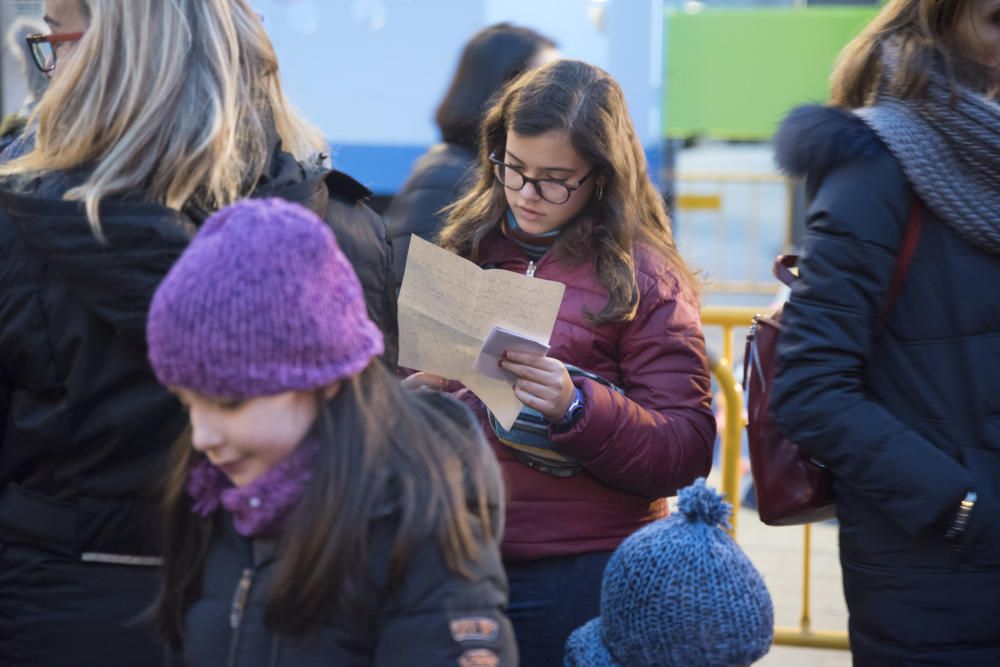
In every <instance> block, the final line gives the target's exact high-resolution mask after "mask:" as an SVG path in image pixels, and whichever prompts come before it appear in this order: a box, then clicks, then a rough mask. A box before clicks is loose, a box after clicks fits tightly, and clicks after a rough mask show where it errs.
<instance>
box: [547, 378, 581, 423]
mask: <svg viewBox="0 0 1000 667" xmlns="http://www.w3.org/2000/svg"><path fill="white" fill-rule="evenodd" d="M583 407H584V406H583V392H582V391H580V388H579V387H573V400H572V401H571V402H570V404H569V407H568V408H566V412H565V413H564V414H563V418H562V419H561V420H560V421H558V422H557V423H555V424H553V426H555V427H556V428H558V429H561V430H565V429H567V428H569V427H570V426H572V425H573V424H575V423H576V421H577V420H578V419H579V418H580V417H582V416H583Z"/></svg>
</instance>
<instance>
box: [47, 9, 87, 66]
mask: <svg viewBox="0 0 1000 667" xmlns="http://www.w3.org/2000/svg"><path fill="white" fill-rule="evenodd" d="M43 20H44V21H45V23H46V25H48V27H49V32H50V33H51V34H53V35H65V34H70V33H78V32H86V30H87V25H88V21H87V14H86V11H85V10H84V7H83V4H82V0H45V17H44V19H43ZM75 48H76V42H75V41H71V42H63V43H56V44H53V45H52V49H53V52H54V53H55V57H56V62H57V63H59V62H64V61H65V60H66V58H68V57H70V56H71V55H72V53H73V50H74V49H75ZM58 75H59V67H58V65H57V66H56V68H55V69H54V70H53V71H52V72H51V73H50V75H49V76H51V77H53V78H54V77H56V76H58Z"/></svg>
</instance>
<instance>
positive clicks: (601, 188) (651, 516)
mask: <svg viewBox="0 0 1000 667" xmlns="http://www.w3.org/2000/svg"><path fill="white" fill-rule="evenodd" d="M479 165H480V167H481V169H480V170H479V172H478V179H477V181H476V183H475V184H474V186H473V188H472V190H470V192H469V194H467V195H466V196H465V197H463V198H462V199H461V200H459V202H458V203H457V204H456V205H455V207H454V208H453V209H452V210H451V213H450V214H449V218H448V224H447V225H446V227H445V228H444V230H443V231H442V233H441V245H442V246H443V247H444V248H446V249H448V250H450V251H452V252H454V253H456V254H457V255H460V256H461V257H464V258H466V259H469V260H471V261H473V262H476V263H477V264H479V265H480V266H482V267H484V268H489V269H498V270H505V271H514V272H517V273H520V274H526V275H528V276H534V277H537V278H540V279H544V280H554V281H558V282H561V283H563V284H565V285H566V292H565V296H564V297H563V301H562V305H561V307H560V310H559V316H558V319H557V321H556V324H555V328H554V329H553V331H552V336H551V340H550V342H551V345H552V347H551V349H550V350H549V353H548V354H547V355H532V354H524V353H517V352H514V351H507V353H506V354H505V355H504V359H503V361H502V366H503V368H504V369H506V370H507V371H509V372H510V373H512V374H513V375H514V376H516V378H517V381H516V383H515V384H514V387H513V391H514V395H515V396H516V397H517V398H518V400H519V401H521V403H523V404H524V406H525V409H526V410H531V411H533V414H532V417H533V418H534V419H535V422H534V424H532V426H533V427H534V430H535V431H536V432H538V431H540V432H541V434H542V440H543V442H537V440H536V441H534V442H532V443H529V444H532V445H537V446H534V447H531V448H528V447H524V448H520V447H518V446H517V445H518V444H519V442H518V440H519V438H518V437H511V434H510V433H509V432H505V431H504V430H503V429H502V427H500V426H499V424H497V423H496V421H495V420H492V419H491V418H490V414H489V412H488V410H487V408H486V406H485V405H484V404H483V403H482V402H481V401H479V399H478V398H476V397H475V396H474V395H472V394H471V393H470V392H469V391H468V390H467V389H464V388H461V387H457V386H456V387H448V388H449V389H454V390H456V392H457V393H456V395H457V396H459V397H461V398H463V399H464V400H466V401H468V403H469V404H470V406H472V407H473V408H474V409H475V410H476V412H477V414H478V415H479V417H480V421H481V422H482V424H483V425H484V427H485V428H487V429H489V436H490V441H491V443H492V444H493V448H494V451H495V452H496V454H497V457H498V458H499V459H500V465H501V466H502V467H503V471H504V479H505V481H506V482H507V497H508V504H507V517H508V521H507V530H506V532H505V534H504V541H503V545H502V548H503V555H504V563H505V565H506V567H507V574H508V576H509V577H510V582H511V602H510V610H509V614H510V618H511V622H512V623H513V624H514V628H515V632H516V634H517V641H518V646H519V647H520V651H521V660H522V663H523V664H524V665H526V667H548V666H549V665H558V664H560V663H561V661H562V651H563V646H564V645H565V643H566V638H567V637H568V636H569V634H570V632H571V631H573V630H574V629H575V628H577V627H579V626H580V625H583V624H584V623H585V622H587V621H588V620H589V619H591V618H593V617H594V616H596V615H598V613H599V609H598V605H599V598H600V587H601V576H602V573H603V571H604V566H605V565H606V564H607V562H608V558H609V557H610V556H611V552H612V551H614V550H615V548H617V547H618V545H619V544H621V542H622V540H624V539H625V538H626V537H628V536H629V535H630V534H631V533H633V532H634V531H635V530H637V529H639V528H641V527H642V526H645V525H646V524H648V523H650V522H652V521H655V520H656V519H657V518H660V517H662V516H664V515H665V514H666V511H667V505H666V497H667V496H670V495H673V494H674V493H676V492H677V490H678V489H680V488H683V487H685V486H687V485H688V484H690V483H691V482H692V481H694V479H695V478H697V477H699V476H704V475H706V474H708V471H709V468H710V467H711V464H712V444H713V442H714V439H715V419H714V418H713V416H712V411H711V409H710V406H709V404H710V402H711V394H710V387H711V380H710V378H709V372H708V359H707V357H706V354H705V341H704V338H703V337H702V333H701V324H700V318H699V307H698V287H699V285H698V280H697V277H696V276H694V275H693V274H692V272H691V271H690V269H689V268H688V266H687V263H686V262H685V261H684V258H683V257H682V256H681V254H680V252H679V251H678V249H677V246H676V245H675V243H674V240H673V237H672V235H671V232H670V221H669V218H668V216H667V211H666V208H665V206H664V203H663V197H661V196H660V193H659V192H657V191H656V188H655V187H654V186H653V183H652V181H651V180H650V179H649V173H648V171H647V168H646V160H645V156H644V154H643V151H642V146H641V145H640V144H639V141H638V139H637V135H636V132H635V128H634V127H633V126H632V122H631V120H630V117H629V113H628V108H627V107H626V104H625V95H624V93H623V92H622V89H621V87H620V86H619V85H618V84H617V83H616V82H615V81H614V79H612V78H611V77H610V76H609V75H608V74H607V72H604V71H603V70H601V69H599V68H597V67H594V66H593V65H588V64H587V63H583V62H579V61H572V60H560V61H557V62H553V63H549V64H547V65H544V66H543V67H540V68H538V69H536V70H533V71H531V72H529V73H527V74H525V75H524V76H522V77H519V78H518V79H517V80H516V81H515V82H514V83H512V84H511V85H510V86H508V87H507V89H506V90H505V92H504V94H503V95H502V96H501V98H500V100H499V101H498V102H497V103H496V104H495V105H494V106H493V107H492V108H491V109H490V111H489V112H488V113H487V115H486V118H485V119H484V121H483V127H482V141H481V142H480V146H479ZM404 386H406V387H408V388H419V387H428V388H437V389H440V388H442V387H443V386H444V385H443V383H442V381H441V379H440V378H437V377H435V376H432V375H429V374H427V373H416V374H414V375H412V376H410V377H408V378H407V379H406V380H404ZM522 414H531V413H525V412H524V411H522ZM539 451H542V452H543V453H545V454H546V455H545V456H544V457H540V456H537V455H536V453H537V452H539Z"/></svg>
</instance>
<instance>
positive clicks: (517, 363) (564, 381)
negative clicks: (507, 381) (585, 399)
mask: <svg viewBox="0 0 1000 667" xmlns="http://www.w3.org/2000/svg"><path fill="white" fill-rule="evenodd" d="M500 367H501V368H502V369H503V370H505V371H508V372H510V373H512V374H513V375H514V376H516V377H517V381H516V382H515V384H514V395H515V396H517V399H518V400H519V401H521V402H522V403H524V404H525V405H527V406H528V407H529V408H531V409H533V410H537V411H538V412H540V413H541V414H542V416H543V417H545V419H547V420H548V421H549V422H551V423H553V424H554V423H558V422H559V421H561V420H562V418H563V415H565V414H566V410H567V408H569V404H570V403H572V402H573V395H574V393H575V392H574V387H573V381H572V380H571V379H570V377H569V372H568V371H567V370H566V366H564V365H563V363H562V362H561V361H559V360H558V359H553V358H552V357H546V356H543V355H539V354H530V353H525V352H514V351H508V352H506V353H505V354H504V356H503V357H502V358H501V359H500Z"/></svg>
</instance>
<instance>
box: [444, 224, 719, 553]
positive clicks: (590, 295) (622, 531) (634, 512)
mask: <svg viewBox="0 0 1000 667" xmlns="http://www.w3.org/2000/svg"><path fill="white" fill-rule="evenodd" d="M528 263H529V262H528V258H527V256H526V255H525V254H524V251H523V250H521V249H520V247H518V245H517V244H516V243H515V242H514V241H512V240H510V239H507V238H505V237H503V236H501V235H500V234H499V233H493V234H491V235H490V236H489V237H488V238H487V239H486V240H484V241H483V243H482V245H481V247H480V257H479V264H480V266H489V268H502V269H507V270H510V271H516V272H518V273H526V272H527V269H528ZM636 273H637V276H638V283H639V290H640V295H641V296H640V299H639V309H638V313H637V315H636V317H635V319H634V320H632V321H631V322H624V323H616V324H605V325H601V326H594V325H592V324H590V323H589V322H587V320H586V319H585V317H584V312H586V311H590V312H593V313H597V312H600V311H601V310H602V309H603V308H604V307H605V305H607V300H608V293H607V290H606V289H605V288H604V287H603V285H601V284H600V282H599V281H598V280H597V274H596V270H595V268H594V265H593V263H590V262H587V263H584V264H582V265H579V266H567V265H565V264H563V263H560V262H558V261H557V260H555V259H554V257H553V256H552V254H551V253H550V254H548V255H545V256H543V257H542V259H541V260H540V261H539V262H538V263H537V265H536V270H535V277H537V278H543V279H545V280H557V281H559V282H561V283H564V284H565V285H566V294H565V296H564V297H563V302H562V307H561V308H560V310H559V318H558V320H557V321H556V325H555V329H554V331H553V332H552V339H551V341H550V343H551V351H550V352H549V356H551V357H553V358H555V359H559V360H560V361H562V362H564V363H569V364H573V365H575V366H578V367H580V368H583V369H586V370H588V371H591V372H593V373H596V374H598V375H600V376H601V377H603V378H605V379H607V380H609V381H611V382H613V383H614V384H616V385H618V386H619V387H622V388H624V389H625V396H622V395H620V394H617V393H615V392H613V391H611V390H610V389H608V388H607V387H604V386H603V385H601V384H600V383H597V382H594V381H593V380H587V379H582V380H578V381H577V386H578V387H579V388H580V390H581V391H582V392H583V394H584V396H585V403H586V407H585V410H584V414H583V417H582V418H581V419H580V420H579V421H578V422H577V424H576V425H575V426H574V428H573V429H572V430H570V431H568V432H566V433H561V434H557V435H554V436H553V440H554V441H555V442H557V443H559V445H560V446H561V447H562V448H563V449H564V450H565V451H566V452H568V453H570V454H572V455H573V456H575V457H576V458H577V459H579V460H580V461H581V462H582V463H583V464H584V466H585V468H584V470H583V471H582V472H581V473H580V474H578V475H575V476H573V477H568V478H557V477H554V476H552V475H548V474H545V473H542V472H538V471H536V470H533V469H531V468H529V467H528V466H526V465H524V464H522V463H520V462H518V461H517V459H515V458H514V456H513V455H512V454H511V452H510V450H508V449H507V448H506V447H504V446H503V445H502V444H500V442H499V441H498V440H497V439H496V437H495V436H494V434H493V432H492V430H491V429H490V427H489V423H488V422H487V419H486V409H485V407H484V406H483V405H482V403H481V402H480V401H479V400H478V399H477V398H476V397H475V396H474V395H473V394H472V393H471V392H470V391H468V390H467V389H461V390H460V391H459V392H458V396H459V398H462V399H463V400H464V401H466V402H467V403H468V404H469V405H470V406H471V407H472V408H473V410H475V412H476V414H477V415H478V416H479V418H480V420H481V421H482V424H483V429H484V430H485V431H486V434H487V436H488V437H489V439H490V442H491V443H492V444H493V448H494V450H495V451H496V453H497V457H498V458H499V459H500V464H501V467H502V469H503V472H504V477H505V479H506V482H507V524H506V526H507V527H506V533H505V535H504V541H503V555H504V559H505V560H508V561H517V560H529V559H534V558H545V557H549V556H566V555H571V554H579V553H586V552H591V551H610V550H613V549H615V548H616V547H617V546H618V545H619V544H620V543H621V541H622V540H623V539H625V537H627V536H628V535H630V534H631V533H632V532H634V531H635V530H636V529H638V528H640V527H642V526H643V525H645V524H647V523H649V522H650V521H653V520H655V519H658V518H660V517H662V516H664V515H665V514H666V511H667V506H666V501H665V499H664V497H665V496H670V495H674V494H675V493H676V492H677V490H678V489H680V488H683V487H684V486H687V485H688V484H690V483H691V482H692V481H693V480H694V479H695V478H697V477H699V476H702V475H707V474H708V471H709V468H710V467H711V464H712V447H713V444H714V442H715V419H714V417H713V416H712V411H711V408H710V403H711V380H710V377H709V370H708V359H707V356H706V354H705V340H704V338H703V337H702V334H701V325H700V317H699V310H698V306H697V304H696V303H695V299H694V298H692V297H683V296H679V295H678V291H679V287H678V283H677V280H676V279H675V278H674V276H673V274H672V273H671V272H670V269H669V267H668V264H667V262H666V260H664V259H663V258H662V257H660V256H658V255H657V254H655V253H653V252H650V251H648V250H646V249H643V248H640V249H639V250H638V251H637V253H636Z"/></svg>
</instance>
